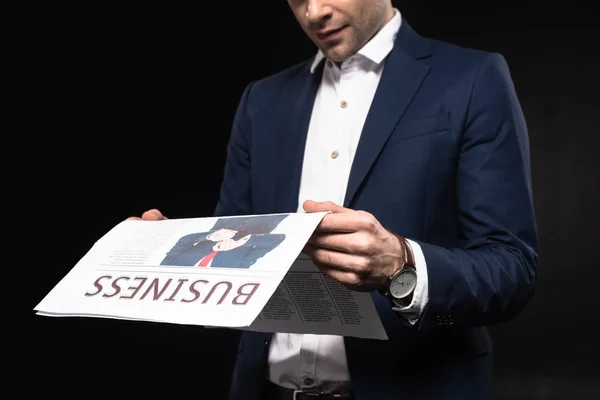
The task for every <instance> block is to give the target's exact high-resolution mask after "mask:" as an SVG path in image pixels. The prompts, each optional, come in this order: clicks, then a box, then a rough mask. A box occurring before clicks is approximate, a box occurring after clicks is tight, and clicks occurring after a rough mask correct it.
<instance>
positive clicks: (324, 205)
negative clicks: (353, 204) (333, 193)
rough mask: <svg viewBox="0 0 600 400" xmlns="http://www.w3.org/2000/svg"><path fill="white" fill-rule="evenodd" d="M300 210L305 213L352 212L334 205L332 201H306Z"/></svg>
mask: <svg viewBox="0 0 600 400" xmlns="http://www.w3.org/2000/svg"><path fill="white" fill-rule="evenodd" d="M302 208H304V211H306V212H307V213H310V212H323V211H331V212H333V213H343V212H349V211H352V210H351V209H349V208H345V207H342V206H340V205H338V204H335V203H334V202H332V201H321V202H318V201H313V200H306V201H305V202H304V203H303V204H302Z"/></svg>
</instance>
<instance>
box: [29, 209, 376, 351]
mask: <svg viewBox="0 0 600 400" xmlns="http://www.w3.org/2000/svg"><path fill="white" fill-rule="evenodd" d="M325 215H326V213H287V214H265V215H246V216H232V217H209V218H180V219H169V220H164V221H140V220H125V221H122V222H120V223H119V224H117V225H116V226H115V227H113V228H112V229H111V230H110V231H109V232H108V233H106V234H105V235H104V236H103V237H101V238H100V239H99V240H98V241H97V242H96V243H95V244H94V245H93V246H92V248H91V249H90V250H89V251H88V252H87V254H85V256H84V257H83V258H82V259H81V260H79V262H78V263H77V264H76V265H75V266H74V267H73V268H72V269H71V270H70V271H69V272H68V273H67V274H66V275H65V277H63V279H61V280H60V281H59V282H58V284H57V285H56V286H55V287H54V288H53V289H52V290H51V291H50V292H49V293H48V294H47V295H46V296H45V297H44V298H43V299H42V301H41V302H40V303H39V304H38V305H37V306H36V307H35V309H34V310H35V311H36V312H37V314H39V315H43V316H51V317H99V318H113V319H130V320H143V321H153V322H163V323H173V324H190V325H200V326H205V327H226V328H234V329H243V330H253V331H264V332H286V333H315V334H331V335H341V336H354V337H362V338H372V339H380V340H386V339H387V334H386V332H385V329H384V327H383V325H382V323H381V320H380V318H379V315H378V313H377V310H376V308H375V305H374V303H373V300H372V299H371V295H370V294H369V293H361V292H355V291H351V290H349V289H348V288H346V287H345V286H343V285H341V284H340V283H339V282H337V281H335V280H333V279H332V278H330V277H329V276H328V275H326V274H324V273H322V272H321V271H319V269H318V268H317V267H316V266H315V265H314V264H313V262H312V261H311V259H310V258H308V257H307V256H305V255H304V254H303V253H301V251H302V249H303V247H304V246H305V244H306V242H307V241H308V239H309V238H310V236H311V234H312V233H313V232H314V230H315V228H316V227H317V225H318V224H319V222H320V221H321V219H322V218H323V217H324V216H325Z"/></svg>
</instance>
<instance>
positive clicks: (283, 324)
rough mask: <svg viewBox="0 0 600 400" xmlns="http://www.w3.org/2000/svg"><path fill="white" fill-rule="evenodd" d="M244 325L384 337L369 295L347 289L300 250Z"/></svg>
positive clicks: (282, 329) (266, 329)
mask: <svg viewBox="0 0 600 400" xmlns="http://www.w3.org/2000/svg"><path fill="white" fill-rule="evenodd" d="M248 329H249V330H255V331H265V332H287V333H313V334H336V335H341V336H354V337H362V338H370V339H380V340H387V338H388V337H387V334H386V332H385V328H384V326H383V324H382V323H381V320H380V319H379V314H377V310H376V309H375V304H374V303H373V300H372V299H371V295H370V294H369V293H361V292H355V291H351V290H349V289H348V288H346V287H345V286H343V285H342V284H341V283H339V282H338V281H336V280H335V279H333V278H331V277H330V276H329V275H327V274H325V273H323V272H321V271H320V270H319V269H318V268H317V267H316V266H315V265H314V264H313V262H312V260H311V259H310V258H308V257H307V256H306V255H304V254H300V256H299V257H298V258H297V259H296V261H295V262H294V263H293V264H292V266H291V268H290V270H289V271H288V273H287V274H286V275H285V277H284V278H283V280H282V281H281V283H280V284H279V286H277V289H276V290H275V293H274V294H273V296H272V297H271V298H270V299H269V301H268V302H267V304H266V305H265V307H264V308H263V309H262V311H261V313H260V314H259V315H258V317H257V319H256V320H255V321H254V322H253V323H252V325H251V326H250V327H249V328H248Z"/></svg>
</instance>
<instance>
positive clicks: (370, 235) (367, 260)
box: [303, 200, 404, 292]
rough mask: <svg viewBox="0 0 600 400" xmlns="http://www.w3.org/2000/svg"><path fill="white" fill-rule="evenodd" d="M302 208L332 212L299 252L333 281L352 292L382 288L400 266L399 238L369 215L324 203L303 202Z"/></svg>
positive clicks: (402, 257) (401, 255) (401, 253)
mask: <svg viewBox="0 0 600 400" xmlns="http://www.w3.org/2000/svg"><path fill="white" fill-rule="evenodd" d="M303 207H304V211H306V212H322V211H331V212H332V214H327V215H325V217H323V219H322V220H321V222H320V223H319V225H318V226H317V228H316V230H315V232H314V233H313V235H312V236H311V238H310V239H309V241H308V243H307V244H306V246H305V248H304V250H303V252H304V253H305V254H307V255H309V256H310V257H312V259H313V262H314V263H315V264H316V265H317V267H319V269H320V270H321V271H323V272H325V273H326V274H327V275H329V276H331V277H332V278H333V279H336V280H338V281H339V282H341V283H342V284H344V285H345V286H347V287H349V288H350V289H352V290H356V291H361V292H366V291H371V290H377V289H383V288H384V287H385V283H386V280H387V278H388V277H390V276H392V275H393V273H394V272H396V271H397V270H398V269H400V267H401V266H402V260H404V254H403V248H402V245H401V244H400V241H399V239H398V238H397V237H396V236H395V235H394V234H392V233H391V232H389V231H388V230H386V229H385V228H384V227H383V226H381V224H380V223H379V221H378V220H377V219H376V218H375V217H374V216H373V215H372V214H370V213H368V212H365V211H356V210H351V209H348V208H344V207H342V206H339V205H337V204H335V203H332V202H328V201H327V202H321V203H318V202H314V201H311V200H307V201H306V202H304V204H303Z"/></svg>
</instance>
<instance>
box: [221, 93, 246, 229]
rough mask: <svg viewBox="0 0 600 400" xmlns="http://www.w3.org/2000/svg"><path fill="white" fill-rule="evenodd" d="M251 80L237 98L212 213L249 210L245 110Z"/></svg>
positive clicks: (240, 212) (233, 213)
mask: <svg viewBox="0 0 600 400" xmlns="http://www.w3.org/2000/svg"><path fill="white" fill-rule="evenodd" d="M251 88H252V84H249V85H248V86H247V87H246V89H245V90H244V92H243V93H242V97H241V99H240V102H239V105H238V108H237V110H236V113H235V115H234V118H233V126H232V128H231V136H230V138H229V142H228V145H227V157H226V164H225V171H224V177H225V179H223V183H222V184H221V190H220V195H219V201H218V202H217V206H216V208H215V213H214V215H215V216H219V217H220V216H229V215H249V214H252V207H251V206H252V204H251V197H250V183H251V179H250V154H249V153H248V152H249V149H250V146H249V143H250V138H249V137H248V136H249V132H250V127H249V125H250V123H249V120H248V115H247V114H246V107H247V103H248V97H249V95H250V90H251Z"/></svg>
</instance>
